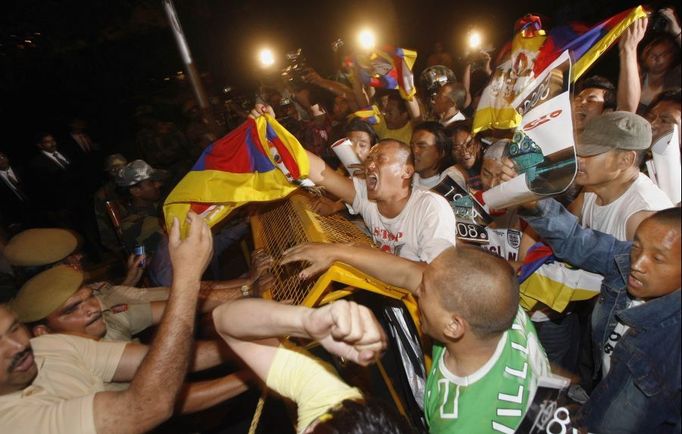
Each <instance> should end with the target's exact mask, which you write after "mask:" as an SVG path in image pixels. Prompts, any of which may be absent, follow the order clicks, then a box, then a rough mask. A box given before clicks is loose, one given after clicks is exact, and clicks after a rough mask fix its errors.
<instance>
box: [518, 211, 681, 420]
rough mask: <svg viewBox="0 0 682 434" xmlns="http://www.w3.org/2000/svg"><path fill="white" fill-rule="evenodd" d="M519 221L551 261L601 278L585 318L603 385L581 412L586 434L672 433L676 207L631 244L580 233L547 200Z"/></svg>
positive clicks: (675, 409)
mask: <svg viewBox="0 0 682 434" xmlns="http://www.w3.org/2000/svg"><path fill="white" fill-rule="evenodd" d="M520 214H521V215H522V217H523V218H524V219H525V220H526V221H527V222H528V223H529V224H530V226H531V227H532V228H533V229H534V230H535V231H536V232H537V233H538V234H539V235H540V236H541V237H542V238H543V239H544V240H545V242H547V243H548V244H549V245H550V246H551V247H552V249H553V251H554V254H555V255H556V257H557V258H559V259H561V260H564V261H566V262H569V263H571V264H573V265H575V266H578V267H580V268H582V269H584V270H587V271H591V272H593V273H599V274H602V275H603V276H604V281H603V283H602V287H601V293H600V296H599V298H598V300H597V303H596V306H595V308H594V312H593V314H592V341H593V344H594V351H593V357H594V362H595V366H596V368H597V370H598V369H599V368H601V374H602V380H601V382H599V383H598V384H597V386H596V387H595V388H594V390H593V391H592V393H591V396H590V399H589V401H587V403H586V404H585V406H584V407H583V409H582V413H583V417H584V420H585V423H586V425H587V427H588V428H589V431H590V432H598V433H644V432H651V433H660V432H675V430H677V431H679V427H680V424H681V423H682V421H681V420H680V383H681V381H682V379H681V378H680V359H681V356H682V353H681V349H680V338H681V336H680V322H681V318H680V278H681V275H682V272H681V271H682V267H681V265H680V259H681V257H680V256H681V255H680V239H681V235H682V231H681V230H680V223H681V222H682V219H681V214H680V208H668V209H665V210H662V211H658V212H656V213H654V214H653V215H652V216H651V217H648V218H646V219H645V220H644V221H643V222H642V223H641V224H640V225H639V226H638V227H637V230H636V232H635V235H634V240H633V241H619V240H617V239H616V238H614V237H613V236H611V235H608V234H604V233H601V232H598V231H594V230H591V229H583V228H581V227H580V225H579V223H578V220H577V219H576V217H575V216H573V215H571V214H570V213H569V212H568V211H567V210H565V209H564V208H563V207H562V206H561V205H560V204H559V203H558V202H556V201H555V200H553V199H548V200H544V201H541V202H539V203H538V204H535V205H530V206H529V207H528V209H525V210H522V211H520Z"/></svg>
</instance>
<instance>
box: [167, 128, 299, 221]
mask: <svg viewBox="0 0 682 434" xmlns="http://www.w3.org/2000/svg"><path fill="white" fill-rule="evenodd" d="M309 171H310V166H309V161H308V156H307V154H306V152H305V150H304V149H303V147H302V146H301V144H300V143H299V142H298V140H296V138H295V137H294V136H293V135H291V133H289V132H288V131H287V130H286V129H285V128H284V127H282V126H281V125H280V124H279V123H278V122H277V121H276V120H275V119H274V118H273V117H271V116H269V115H263V116H260V117H258V118H257V119H253V118H249V119H248V120H247V121H246V122H244V123H243V124H242V125H241V126H239V127H237V128H236V129H235V130H233V131H232V132H230V133H229V134H228V135H226V136H224V137H222V138H221V139H218V140H216V141H215V142H213V143H212V144H211V145H209V146H208V147H207V148H206V149H205V150H204V152H203V153H202V154H201V156H200V157H199V159H198V160H197V162H196V163H195V164H194V167H192V170H191V171H190V172H189V173H187V175H185V177H184V178H183V179H182V180H181V181H180V182H179V183H178V184H177V185H176V186H175V188H174V189H173V191H171V193H170V194H169V195H168V198H167V199H166V202H165V203H164V206H163V210H164V214H165V216H166V222H167V224H168V226H169V227H170V224H171V223H172V221H173V217H178V219H179V220H180V222H184V220H185V215H186V214H187V212H188V211H190V210H192V211H194V212H196V213H198V214H201V215H202V216H203V217H204V218H205V219H206V220H207V221H208V223H209V225H210V226H213V225H215V224H216V223H218V222H219V221H220V220H222V219H223V218H224V217H225V216H227V215H228V214H229V213H230V212H232V211H233V210H234V209H236V208H237V207H239V206H241V205H243V204H245V203H248V202H264V201H270V200H275V199H279V198H282V197H284V196H286V195H288V194H289V193H291V192H292V191H294V190H295V189H296V188H297V187H298V186H299V185H303V186H308V185H312V183H311V182H310V180H308V179H307V176H308V174H309Z"/></svg>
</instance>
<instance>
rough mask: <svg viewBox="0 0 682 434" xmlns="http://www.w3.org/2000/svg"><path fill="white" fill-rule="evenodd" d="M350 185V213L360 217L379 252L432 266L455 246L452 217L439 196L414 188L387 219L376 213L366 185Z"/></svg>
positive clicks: (377, 211)
mask: <svg viewBox="0 0 682 434" xmlns="http://www.w3.org/2000/svg"><path fill="white" fill-rule="evenodd" d="M353 184H354V185H355V200H353V209H354V210H356V211H357V212H358V213H359V214H360V215H362V218H363V220H364V221H365V224H366V225H367V227H368V228H369V231H370V234H371V235H372V239H373V240H374V243H375V244H376V245H377V247H379V248H380V249H381V250H383V251H385V252H388V253H392V254H394V255H397V256H401V257H403V258H406V259H410V260H413V261H423V262H431V261H432V260H433V259H435V258H436V256H438V255H439V254H440V253H441V252H442V251H443V250H445V249H447V248H448V247H451V246H454V245H455V239H456V236H457V229H456V228H455V213H454V212H453V211H452V208H450V205H449V204H448V202H447V201H446V200H445V199H444V198H443V197H442V196H440V195H438V194H436V193H432V192H430V191H426V190H420V189H417V188H415V189H413V190H412V194H411V195H410V199H409V200H408V201H407V204H406V205H405V208H403V210H402V211H401V212H400V214H398V215H397V216H396V217H393V218H387V217H384V216H382V215H381V214H380V213H379V209H378V207H377V204H376V202H373V201H370V200H368V199H367V188H366V185H365V181H364V180H362V179H358V178H353Z"/></svg>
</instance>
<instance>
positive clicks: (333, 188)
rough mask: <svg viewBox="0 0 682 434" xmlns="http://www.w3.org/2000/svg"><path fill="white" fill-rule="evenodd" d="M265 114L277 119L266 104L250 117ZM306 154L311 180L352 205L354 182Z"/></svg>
mask: <svg viewBox="0 0 682 434" xmlns="http://www.w3.org/2000/svg"><path fill="white" fill-rule="evenodd" d="M264 114H268V115H270V116H272V117H273V118H274V117H275V112H274V111H273V110H272V107H270V106H267V105H265V104H256V106H255V107H254V108H253V110H251V114H250V115H249V116H252V117H254V118H257V117H259V116H262V115H264ZM306 153H307V154H308V159H309V161H310V180H311V181H313V182H314V183H315V184H317V185H319V186H320V187H324V188H326V189H327V190H328V191H329V192H330V193H331V194H333V195H334V196H336V197H338V198H339V199H341V200H343V201H344V202H346V203H349V204H352V203H353V200H354V199H355V187H354V186H353V181H351V180H350V179H349V178H346V177H345V176H343V175H341V174H340V173H338V172H336V171H335V170H333V169H332V168H331V167H329V166H327V164H326V163H325V162H324V161H323V160H322V159H321V158H320V157H318V156H317V155H315V154H313V153H312V152H310V151H306Z"/></svg>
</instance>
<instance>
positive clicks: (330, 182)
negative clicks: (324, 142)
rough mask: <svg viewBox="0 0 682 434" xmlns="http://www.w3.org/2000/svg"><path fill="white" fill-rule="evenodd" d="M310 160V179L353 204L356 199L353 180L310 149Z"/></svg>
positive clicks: (308, 152)
mask: <svg viewBox="0 0 682 434" xmlns="http://www.w3.org/2000/svg"><path fill="white" fill-rule="evenodd" d="M306 153H307V154H308V160H309V161H310V180H311V181H313V182H314V183H315V184H317V185H319V186H320V187H324V188H326V189H327V191H329V192H330V193H331V194H333V195H334V196H336V197H338V198H339V199H341V200H343V201H344V202H346V203H349V204H352V203H353V199H355V187H354V186H353V181H351V180H350V179H348V178H346V177H345V176H343V175H341V174H339V173H337V172H336V171H335V170H333V169H332V168H331V167H329V166H327V164H325V162H324V161H323V160H322V159H321V158H320V157H318V156H317V155H315V154H313V153H312V152H310V151H306Z"/></svg>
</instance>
